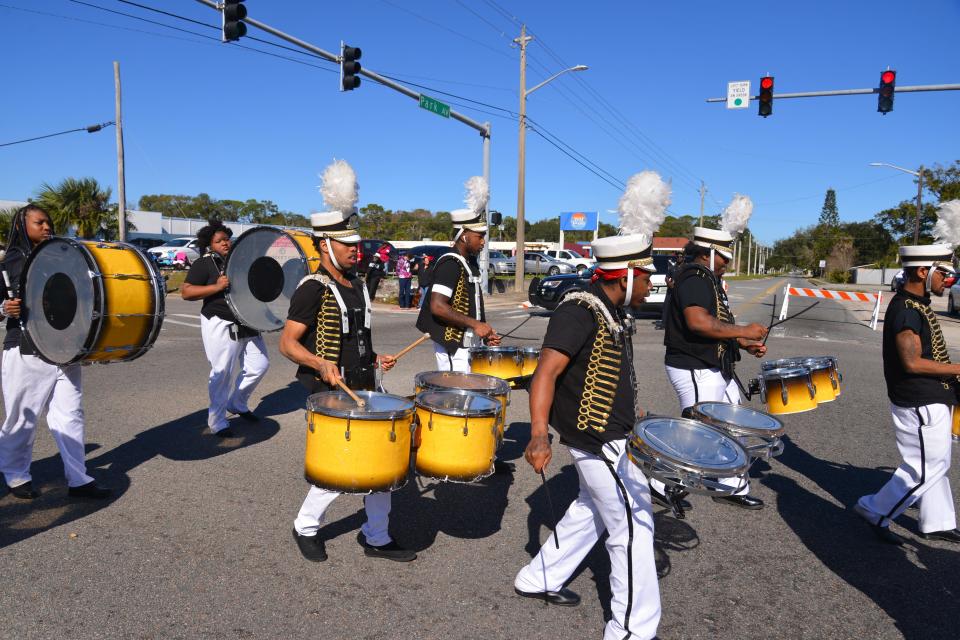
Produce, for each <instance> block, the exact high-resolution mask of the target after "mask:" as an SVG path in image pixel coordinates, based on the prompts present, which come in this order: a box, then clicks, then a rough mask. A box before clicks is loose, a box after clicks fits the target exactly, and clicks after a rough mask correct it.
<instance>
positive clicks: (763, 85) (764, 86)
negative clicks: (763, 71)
mask: <svg viewBox="0 0 960 640" xmlns="http://www.w3.org/2000/svg"><path fill="white" fill-rule="evenodd" d="M757 102H758V103H759V105H760V106H759V108H758V110H757V115H761V116H763V117H764V118H766V117H767V116H769V115H772V114H773V76H765V77H763V78H760V96H759V99H758V100H757Z"/></svg>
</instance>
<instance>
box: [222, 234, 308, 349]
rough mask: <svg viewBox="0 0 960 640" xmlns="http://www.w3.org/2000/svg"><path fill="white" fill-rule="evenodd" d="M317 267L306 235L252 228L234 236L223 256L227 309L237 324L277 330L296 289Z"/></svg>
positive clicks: (257, 328)
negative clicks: (235, 318)
mask: <svg viewBox="0 0 960 640" xmlns="http://www.w3.org/2000/svg"><path fill="white" fill-rule="evenodd" d="M319 264H320V253H319V252H318V251H317V249H316V247H315V246H314V244H313V236H311V235H310V234H309V233H305V232H303V231H293V230H281V229H274V228H273V227H254V228H253V229H250V230H248V231H245V232H243V233H242V234H240V237H239V238H237V239H236V241H235V242H234V243H233V245H232V246H231V247H230V253H229V254H227V266H226V267H225V268H224V273H225V274H226V276H227V278H229V280H230V288H229V289H228V290H227V293H226V296H225V297H226V300H227V304H228V305H229V306H230V309H231V311H233V314H234V315H235V316H236V317H237V320H238V321H239V322H240V324H242V325H244V326H246V327H250V328H252V329H256V330H257V331H279V330H280V329H282V328H283V325H284V323H285V322H286V320H287V312H288V311H289V309H290V298H292V297H293V292H294V291H296V290H297V285H299V284H300V281H301V280H303V277H304V276H306V275H309V274H311V273H314V272H315V271H316V270H317V266H318V265H319Z"/></svg>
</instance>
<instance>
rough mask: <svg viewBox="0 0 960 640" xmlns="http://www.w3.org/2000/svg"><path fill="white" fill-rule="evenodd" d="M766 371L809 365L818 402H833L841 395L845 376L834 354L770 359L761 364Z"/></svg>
mask: <svg viewBox="0 0 960 640" xmlns="http://www.w3.org/2000/svg"><path fill="white" fill-rule="evenodd" d="M760 367H761V369H762V370H764V371H769V370H772V369H786V368H790V367H807V368H808V369H810V378H811V380H813V386H814V389H815V392H816V396H817V403H823V402H833V401H834V400H836V399H837V398H838V397H840V382H841V381H842V380H843V378H842V377H841V375H840V371H839V369H838V367H837V359H836V358H834V357H833V356H805V357H796V358H783V359H781V360H768V361H766V362H764V363H762V364H761V365H760Z"/></svg>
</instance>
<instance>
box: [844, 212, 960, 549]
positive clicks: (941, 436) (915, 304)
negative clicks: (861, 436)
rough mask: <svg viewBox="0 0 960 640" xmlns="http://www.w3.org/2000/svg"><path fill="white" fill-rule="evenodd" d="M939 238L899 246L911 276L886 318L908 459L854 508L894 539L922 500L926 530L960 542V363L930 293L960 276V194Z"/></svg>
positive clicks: (896, 421)
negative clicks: (959, 448)
mask: <svg viewBox="0 0 960 640" xmlns="http://www.w3.org/2000/svg"><path fill="white" fill-rule="evenodd" d="M938 218H939V219H938V220H937V224H936V225H935V226H934V237H935V239H936V240H937V241H938V243H937V244H929V245H921V246H917V245H914V246H907V247H900V262H901V264H903V267H904V275H905V280H904V283H903V285H902V286H901V287H900V289H899V291H897V294H896V295H895V296H893V299H892V300H891V301H890V304H889V305H888V306H887V312H886V315H885V316H884V321H883V377H884V379H885V380H886V383H887V397H888V398H889V399H890V414H891V416H892V418H893V425H894V428H895V429H896V440H897V449H899V450H900V455H901V457H902V458H903V464H901V465H900V467H899V468H898V469H897V470H896V471H895V472H894V474H893V477H892V478H890V480H889V481H888V482H887V483H886V484H885V485H884V486H883V487H881V489H880V490H879V491H878V492H877V493H874V494H872V495H866V496H863V497H861V498H860V499H859V500H858V501H857V504H856V505H855V506H854V510H855V511H856V512H857V513H858V514H860V516H861V517H863V518H864V519H865V520H866V521H867V522H868V523H869V524H870V527H871V528H872V529H873V532H874V534H876V536H877V537H878V538H879V539H880V540H882V541H883V542H886V543H888V544H893V545H901V544H903V542H904V540H903V538H902V537H900V536H899V535H897V534H896V533H894V532H892V531H890V524H891V523H892V522H893V521H894V520H895V519H896V518H897V517H898V516H899V515H900V514H902V513H903V512H904V511H905V510H906V509H907V508H908V507H909V506H910V505H911V504H915V503H917V502H919V504H920V517H919V525H920V536H921V537H923V538H926V539H934V540H944V541H947V542H953V543H960V531H958V530H957V515H956V509H955V507H954V502H953V495H952V494H951V492H950V482H949V480H948V477H947V472H948V471H949V469H950V460H951V427H952V424H953V421H952V413H953V411H956V407H955V405H956V404H957V390H958V384H960V364H953V363H951V362H950V354H949V352H948V351H947V343H946V340H945V339H944V337H943V331H942V330H941V329H940V323H939V321H938V320H937V314H936V312H934V310H933V309H932V308H931V306H930V294H931V293H932V294H933V295H936V296H941V295H943V292H944V290H946V289H947V288H948V287H949V286H950V285H951V284H952V283H953V282H954V281H955V280H956V278H955V273H954V271H953V257H954V249H955V247H956V246H957V245H960V200H951V201H949V202H945V203H943V204H941V205H940V209H939V211H938Z"/></svg>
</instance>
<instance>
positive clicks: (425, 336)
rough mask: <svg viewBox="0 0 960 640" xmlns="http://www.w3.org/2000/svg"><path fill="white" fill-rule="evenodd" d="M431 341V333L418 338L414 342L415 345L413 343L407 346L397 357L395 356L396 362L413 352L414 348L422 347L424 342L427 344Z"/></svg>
mask: <svg viewBox="0 0 960 640" xmlns="http://www.w3.org/2000/svg"><path fill="white" fill-rule="evenodd" d="M429 339H430V334H429V333H425V334H423V335H422V336H420V337H419V338H417V339H416V340H414V341H413V343H411V344H409V345H407V346H406V347H404V348H403V349H401V350H400V351H399V352H398V353H397V355H395V356H393V359H394V360H399V359H400V357H401V356H404V355H406V354H407V352H408V351H411V350H413V348H414V347H418V346H420V345H421V344H423V343H424V342H426V341H427V340H429Z"/></svg>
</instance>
